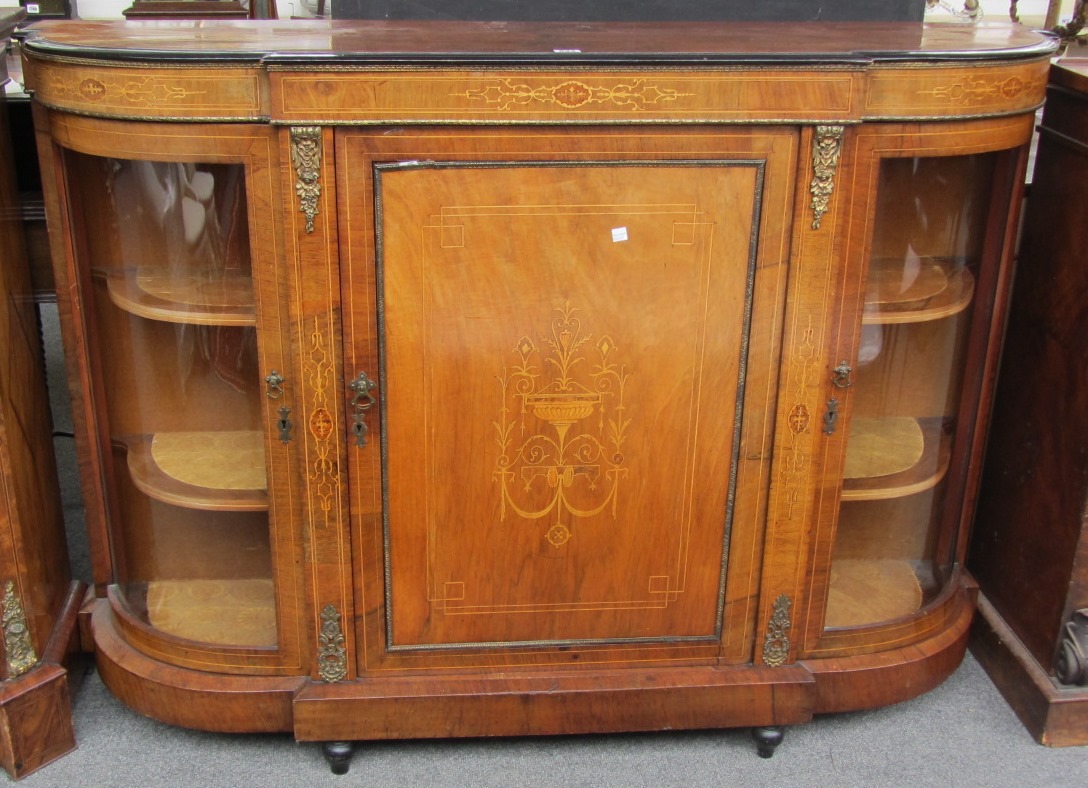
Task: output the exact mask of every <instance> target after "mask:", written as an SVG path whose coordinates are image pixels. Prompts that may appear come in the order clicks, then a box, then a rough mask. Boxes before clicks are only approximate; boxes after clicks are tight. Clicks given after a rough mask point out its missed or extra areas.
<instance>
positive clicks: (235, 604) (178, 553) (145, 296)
mask: <svg viewBox="0 0 1088 788" xmlns="http://www.w3.org/2000/svg"><path fill="white" fill-rule="evenodd" d="M68 166H69V168H70V169H72V170H73V177H72V178H71V179H70V183H72V184H74V188H75V189H76V190H77V192H76V193H75V194H74V195H73V210H74V211H75V212H76V213H77V216H78V217H79V218H80V219H81V221H79V222H78V223H77V225H78V226H80V227H82V228H83V236H82V238H81V239H80V242H81V248H79V249H78V254H79V255H80V259H81V260H82V261H84V263H85V266H84V268H85V271H89V278H88V277H86V276H85V279H84V285H85V287H88V289H89V292H90V299H89V300H90V301H91V310H90V313H91V315H92V317H91V319H92V320H93V322H94V325H93V328H92V335H93V336H94V337H95V341H94V343H93V347H94V352H95V354H96V358H95V364H96V366H97V369H98V378H99V380H100V383H101V389H100V395H99V397H100V402H102V403H104V407H105V410H106V414H105V415H106V418H105V419H104V421H103V433H105V432H106V431H107V430H108V436H109V441H110V446H109V447H106V446H103V450H104V451H108V452H110V454H111V457H112V469H111V473H110V476H111V480H112V484H111V485H110V489H109V506H110V512H111V519H112V522H111V530H112V538H113V541H114V544H113V545H112V549H113V553H114V565H115V571H116V575H117V576H116V578H115V580H116V582H117V583H118V586H119V587H120V588H121V590H122V593H123V594H124V596H125V598H126V600H127V602H128V605H129V607H130V608H131V609H132V611H133V612H135V613H136V614H138V615H141V616H143V617H144V618H145V620H147V621H148V623H150V624H151V625H152V626H154V627H156V628H158V629H160V630H162V631H164V632H168V633H170V634H173V635H177V636H179V637H183V638H188V639H192V640H198V641H204V642H209V643H217V644H227V645H234V646H274V645H275V643H276V624H275V602H274V594H273V588H272V561H271V548H270V540H269V519H268V491H267V481H266V476H265V456H264V453H265V444H264V441H265V437H264V434H263V432H262V431H261V428H262V408H263V404H262V402H263V398H264V392H263V388H262V382H261V375H260V374H259V368H258V363H257V333H256V318H255V308H254V295H253V279H252V276H251V273H250V255H249V238H248V231H247V224H246V200H245V173H244V169H243V167H242V166H241V165H205V164H193V163H164V162H149V161H128V160H119V159H104V158H98V157H94V156H86V155H82V154H74V153H69V154H68ZM107 464H109V463H107Z"/></svg>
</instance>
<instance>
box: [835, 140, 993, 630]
mask: <svg viewBox="0 0 1088 788" xmlns="http://www.w3.org/2000/svg"><path fill="white" fill-rule="evenodd" d="M994 166H995V155H994V154H987V155H982V156H957V157H942V158H915V159H890V160H886V161H884V162H883V163H882V164H881V169H880V185H879V191H878V202H877V212H876V218H875V225H874V235H873V244H872V253H871V257H870V260H869V271H868V277H867V279H866V290H865V308H864V313H863V318H862V328H861V342H860V347H859V349H858V353H857V356H856V358H857V362H856V364H855V370H854V373H853V389H852V391H853V404H852V415H851V419H850V431H849V435H848V439H847V448H846V461H845V471H844V476H845V478H844V480H843V487H842V497H841V504H840V511H839V524H838V531H837V536H836V542H835V551H834V555H833V560H832V567H831V587H830V595H829V598H828V605H827V618H826V622H825V623H826V625H827V626H828V627H846V626H860V625H865V624H873V623H877V622H881V621H886V620H889V619H894V618H898V617H900V616H904V615H909V614H911V613H913V612H915V611H917V610H918V609H920V608H921V607H923V606H924V605H926V604H927V603H929V602H930V601H932V600H933V598H934V597H935V596H936V595H937V594H938V593H939V592H940V590H941V588H942V585H943V582H944V579H945V578H947V577H948V575H949V569H950V565H951V561H952V550H953V547H952V545H953V543H954V541H955V540H954V538H953V536H954V529H955V527H956V525H957V523H958V516H959V507H958V505H957V504H958V497H959V496H958V493H954V492H953V491H952V490H953V489H954V486H955V482H954V480H952V479H951V478H950V476H952V475H953V474H950V470H949V469H950V458H951V457H954V456H958V452H957V447H955V446H954V445H953V444H954V443H955V441H956V440H957V427H958V420H959V418H960V414H961V408H962V407H963V406H962V402H963V396H964V365H965V360H966V350H967V347H966V346H967V340H968V334H969V328H970V325H971V321H972V318H973V317H974V313H975V310H974V306H973V305H974V303H975V300H976V297H975V296H976V292H975V290H976V284H977V283H978V281H979V274H980V264H981V259H982V256H983V245H984V241H985V230H986V224H987V220H988V218H989V212H990V205H991V194H990V192H991V189H992V184H993V175H994Z"/></svg>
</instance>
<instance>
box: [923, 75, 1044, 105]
mask: <svg viewBox="0 0 1088 788" xmlns="http://www.w3.org/2000/svg"><path fill="white" fill-rule="evenodd" d="M1034 88H1035V85H1033V84H1031V83H1029V82H1025V81H1024V80H1023V79H1021V78H1020V77H1018V76H1012V77H1008V78H1007V79H997V80H992V79H977V78H974V79H973V78H971V77H970V76H968V77H966V78H964V79H958V80H956V81H955V82H953V83H951V84H948V85H940V86H938V87H935V88H931V89H929V90H920V91H918V92H919V93H920V94H922V95H923V96H932V97H934V98H939V99H945V100H946V101H948V103H950V104H952V105H954V106H958V107H970V106H974V105H976V104H981V103H983V102H988V101H994V100H1000V99H1015V98H1018V97H1019V96H1021V95H1022V94H1023V93H1024V92H1026V91H1028V90H1033V89H1034Z"/></svg>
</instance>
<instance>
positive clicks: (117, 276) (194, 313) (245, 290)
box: [104, 268, 257, 326]
mask: <svg viewBox="0 0 1088 788" xmlns="http://www.w3.org/2000/svg"><path fill="white" fill-rule="evenodd" d="M104 275H105V278H106V287H107V290H108V292H109V294H110V300H111V301H113V303H114V304H116V305H117V306H119V307H120V308H121V309H124V310H125V311H126V312H131V313H132V314H134V315H138V316H140V317H144V318H147V319H149V320H162V321H165V322H168V323H194V324H199V325H208V326H254V325H256V324H257V312H256V306H255V301H254V296H253V279H252V278H251V277H250V276H247V275H244V274H242V273H240V272H239V273H226V274H223V275H220V276H218V277H214V278H209V277H203V276H177V275H174V274H171V273H170V272H168V271H162V270H158V269H153V268H126V269H123V270H115V271H108V272H105V274H104Z"/></svg>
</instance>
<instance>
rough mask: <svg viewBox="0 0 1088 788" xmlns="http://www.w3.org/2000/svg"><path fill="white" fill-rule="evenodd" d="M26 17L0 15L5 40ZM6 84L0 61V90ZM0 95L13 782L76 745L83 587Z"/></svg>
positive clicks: (1, 429)
mask: <svg viewBox="0 0 1088 788" xmlns="http://www.w3.org/2000/svg"><path fill="white" fill-rule="evenodd" d="M23 16H24V14H23V12H22V11H21V10H19V11H17V12H13V13H11V12H8V13H4V14H2V15H0V37H2V38H3V39H4V40H5V41H6V40H7V38H8V36H9V35H10V34H11V31H12V28H13V27H14V26H15V24H16V23H17V22H18V21H19V20H20V19H21V18H22V17H23ZM5 82H7V72H6V71H5V70H4V61H3V60H2V59H0V91H2V88H3V84H4V83H5ZM20 218H21V217H20V210H19V201H18V196H17V192H16V187H15V172H14V163H13V161H12V151H11V141H10V137H9V135H8V131H7V104H6V102H5V101H4V95H3V94H2V93H0V349H2V359H0V629H2V640H0V657H2V660H0V763H2V764H3V766H4V768H5V769H6V770H7V771H8V773H9V774H10V775H11V776H12V777H14V778H19V777H23V776H24V775H27V774H30V773H31V772H33V771H35V770H36V769H38V768H40V767H41V766H44V765H45V764H47V763H49V762H50V761H52V760H54V759H56V758H58V757H60V756H61V755H63V754H64V753H66V752H68V751H69V750H71V749H73V748H74V747H75V737H74V735H73V732H72V712H71V703H70V700H69V689H68V678H67V675H68V674H67V670H66V668H65V661H66V658H67V657H69V656H70V655H71V654H72V653H74V652H75V651H76V649H77V644H76V642H75V640H76V633H75V630H76V616H77V612H78V610H79V605H80V603H81V602H82V601H83V600H82V596H83V592H84V591H85V590H86V589H85V587H84V585H83V584H82V583H78V582H72V581H71V580H70V577H71V573H70V571H69V568H68V550H67V545H66V539H65V531H64V519H63V514H62V511H61V500H60V492H59V489H58V487H57V471H56V465H55V460H54V455H53V420H52V415H51V414H50V411H49V396H48V395H47V394H46V388H45V373H44V369H43V367H44V359H43V357H42V343H41V336H40V333H39V327H38V314H37V309H36V304H35V300H34V297H33V292H32V287H31V282H30V268H29V266H28V265H27V257H26V248H25V246H24V242H23V227H22V223H21V221H20Z"/></svg>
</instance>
